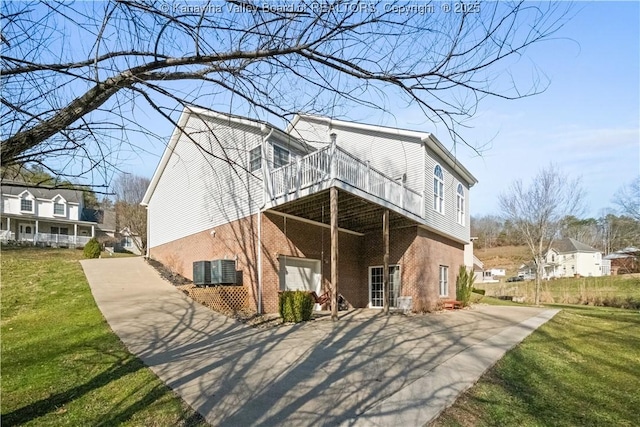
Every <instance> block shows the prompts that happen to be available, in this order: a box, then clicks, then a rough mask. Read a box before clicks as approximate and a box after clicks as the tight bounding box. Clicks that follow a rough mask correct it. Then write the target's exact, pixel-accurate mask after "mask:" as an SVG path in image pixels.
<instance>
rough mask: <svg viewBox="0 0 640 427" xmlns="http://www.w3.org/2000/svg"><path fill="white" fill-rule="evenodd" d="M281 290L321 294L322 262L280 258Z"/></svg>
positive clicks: (307, 259)
mask: <svg viewBox="0 0 640 427" xmlns="http://www.w3.org/2000/svg"><path fill="white" fill-rule="evenodd" d="M280 289H282V290H286V291H297V290H300V291H315V292H316V293H318V294H319V293H320V260H317V259H309V258H291V257H280Z"/></svg>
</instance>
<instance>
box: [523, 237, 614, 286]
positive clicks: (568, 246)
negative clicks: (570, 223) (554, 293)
mask: <svg viewBox="0 0 640 427" xmlns="http://www.w3.org/2000/svg"><path fill="white" fill-rule="evenodd" d="M610 274H611V261H610V260H609V259H606V258H603V257H602V253H601V252H600V251H598V250H597V249H595V248H593V247H591V246H589V245H585V244H584V243H582V242H579V241H577V240H575V239H571V238H564V239H561V240H558V241H556V242H554V243H553V246H552V247H551V250H549V252H548V253H547V255H546V259H545V265H544V273H543V276H542V278H543V279H552V278H560V277H576V276H585V277H599V276H608V275H610ZM535 275H536V266H535V264H534V263H533V262H531V263H527V264H522V265H521V266H520V268H519V270H518V276H520V277H524V278H525V279H534V278H535Z"/></svg>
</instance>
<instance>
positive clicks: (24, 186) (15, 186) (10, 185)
mask: <svg viewBox="0 0 640 427" xmlns="http://www.w3.org/2000/svg"><path fill="white" fill-rule="evenodd" d="M1 191H2V194H7V195H12V196H19V195H20V194H22V193H23V192H25V191H28V192H29V193H31V194H32V195H33V197H35V198H36V199H46V200H53V199H54V198H55V197H56V196H57V195H60V196H61V197H62V198H63V199H64V200H65V201H66V202H67V203H80V201H81V200H82V191H80V190H73V189H69V188H53V187H48V186H39V187H32V186H29V184H28V183H24V182H17V181H2V184H1Z"/></svg>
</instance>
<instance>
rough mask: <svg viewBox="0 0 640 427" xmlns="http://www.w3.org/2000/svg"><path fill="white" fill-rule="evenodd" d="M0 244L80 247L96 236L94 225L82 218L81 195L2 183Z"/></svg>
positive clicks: (23, 184)
mask: <svg viewBox="0 0 640 427" xmlns="http://www.w3.org/2000/svg"><path fill="white" fill-rule="evenodd" d="M0 188H1V190H0V192H1V195H2V203H1V204H0V209H1V220H0V240H1V241H2V242H3V243H6V242H22V243H32V244H34V245H46V246H67V247H77V246H84V245H85V244H86V243H87V242H88V241H89V240H90V239H91V238H92V237H94V236H95V234H96V227H97V225H98V223H97V222H96V221H87V220H85V219H84V218H83V214H84V211H85V210H84V205H83V199H82V191H79V190H72V189H61V188H47V187H39V188H34V187H29V185H28V184H25V183H22V182H11V181H3V182H2V185H1V187H0Z"/></svg>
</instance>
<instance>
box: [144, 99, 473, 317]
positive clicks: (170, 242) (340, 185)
mask: <svg viewBox="0 0 640 427" xmlns="http://www.w3.org/2000/svg"><path fill="white" fill-rule="evenodd" d="M178 124H179V126H178V127H177V128H176V130H175V131H174V133H173V135H172V137H171V140H170V142H169V144H168V146H167V148H166V150H165V152H164V155H163V157H162V159H161V161H160V164H159V165H158V168H157V170H156V172H155V174H154V176H153V178H152V180H151V184H150V186H149V188H148V190H147V193H146V194H145V197H144V199H143V202H142V203H143V205H146V206H147V209H148V221H147V224H148V254H147V255H148V256H149V257H151V258H153V259H156V260H158V261H161V262H162V263H164V264H165V265H167V266H168V267H170V268H172V269H174V270H175V271H176V272H178V273H180V274H182V275H184V276H186V277H189V278H191V277H192V263H193V262H194V261H197V260H212V259H228V260H235V261H236V266H237V270H239V271H241V272H242V278H243V280H242V282H243V286H246V287H247V289H248V292H249V295H250V298H251V300H252V301H253V303H254V304H255V307H256V309H257V310H258V311H265V312H274V311H277V300H278V291H280V290H287V289H303V290H309V291H315V292H316V293H318V294H321V293H323V292H324V291H326V290H328V289H329V288H330V286H331V271H332V265H333V267H334V268H335V269H337V279H338V280H337V283H338V292H339V293H340V294H341V295H342V296H343V297H344V298H345V299H346V300H347V301H348V302H349V303H350V304H351V305H352V306H354V307H382V305H383V296H382V293H383V290H382V289H383V278H384V275H388V279H389V283H390V291H391V292H390V294H391V295H390V299H391V305H392V306H394V305H396V304H397V303H398V301H399V298H400V297H404V302H406V301H410V302H411V303H412V304H413V305H414V306H416V304H419V305H420V306H422V307H429V308H433V307H435V305H436V304H437V302H438V300H439V299H441V298H445V299H448V298H452V297H455V277H456V273H457V271H458V268H459V266H460V265H464V246H465V244H468V243H469V237H470V235H469V189H470V187H471V186H473V185H474V184H475V183H476V182H477V181H476V179H475V178H474V177H473V175H471V173H470V172H469V171H468V170H467V169H465V168H464V167H463V166H462V165H461V164H460V163H459V162H458V161H457V160H456V159H455V158H454V157H453V156H452V155H451V153H449V152H448V151H447V150H446V149H445V148H444V147H443V145H442V144H441V143H440V142H439V141H438V139H437V138H436V137H435V136H434V135H433V134H430V133H426V132H417V131H410V130H403V129H395V128H389V127H381V126H372V125H367V124H360V123H352V122H347V121H341V120H333V119H330V118H327V117H319V116H311V115H303V114H300V115H297V116H296V117H295V118H294V119H293V120H292V122H291V124H290V125H289V126H288V127H287V129H286V130H284V131H283V130H280V129H278V128H277V127H274V126H272V125H270V124H268V123H264V122H258V121H254V120H250V119H247V118H242V117H237V116H231V115H227V114H221V113H217V112H212V111H208V110H204V109H200V108H195V107H190V108H187V109H185V111H184V112H183V114H182V116H181V117H180V120H179V123H178ZM331 192H333V193H334V195H337V204H334V206H333V209H332V206H331V197H330V193H331ZM334 200H336V199H334ZM332 213H333V218H332ZM385 216H386V218H387V220H388V224H389V226H388V230H389V231H388V236H389V244H388V246H386V245H385V244H384V240H385V239H384V233H383V231H384V228H385V226H384V221H383V219H384V218H385ZM332 219H333V221H332ZM332 229H333V231H335V233H334V235H335V236H336V237H335V240H332V237H331V234H332V233H331V232H332ZM332 242H333V243H334V244H335V246H334V247H335V248H336V249H337V250H335V255H336V256H335V257H332V255H333V254H332ZM385 253H386V254H387V255H388V265H389V269H388V271H386V272H385V271H384V268H383V265H384V261H383V258H384V256H385Z"/></svg>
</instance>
